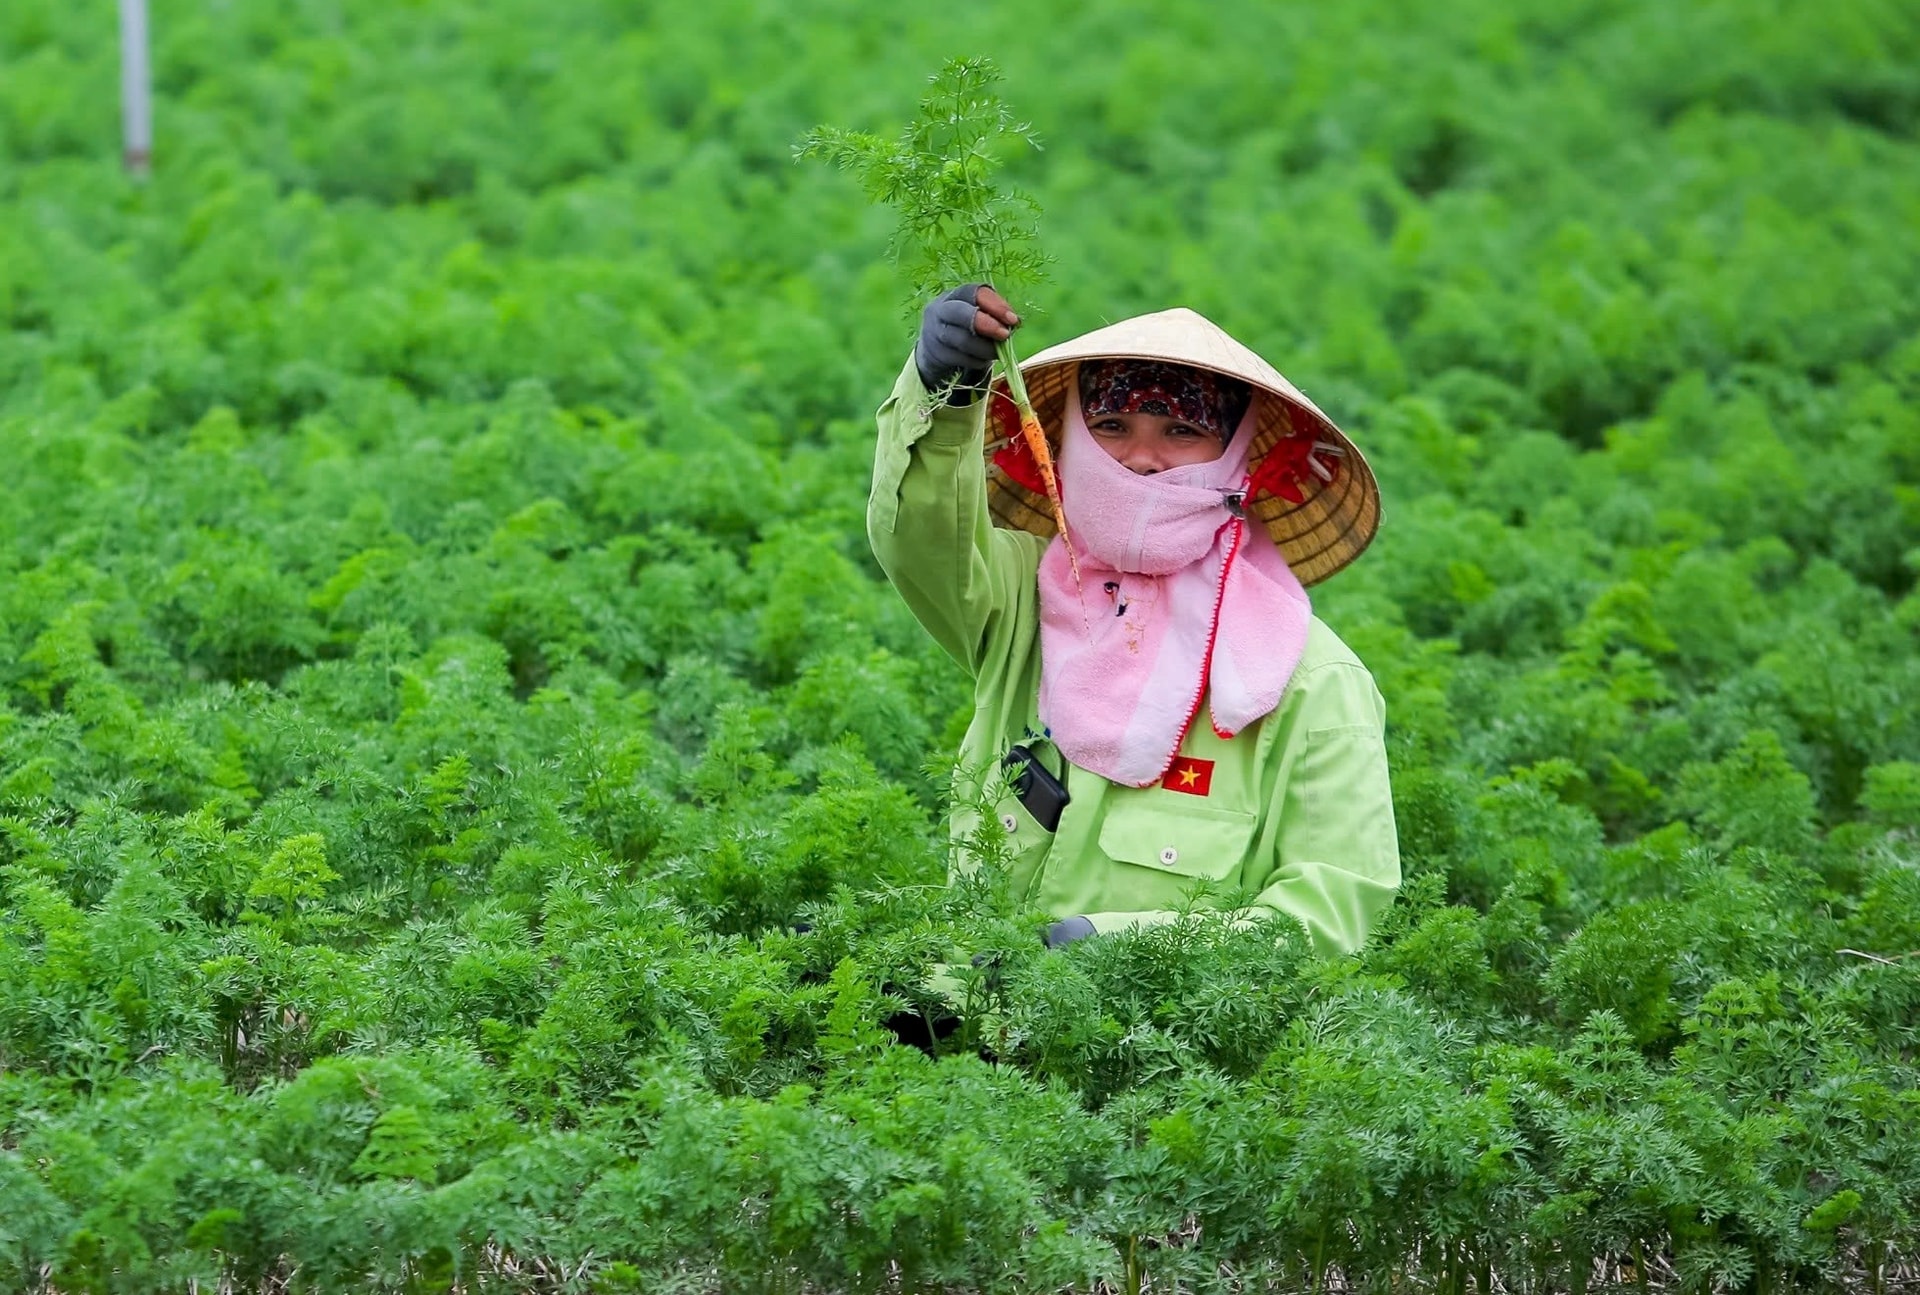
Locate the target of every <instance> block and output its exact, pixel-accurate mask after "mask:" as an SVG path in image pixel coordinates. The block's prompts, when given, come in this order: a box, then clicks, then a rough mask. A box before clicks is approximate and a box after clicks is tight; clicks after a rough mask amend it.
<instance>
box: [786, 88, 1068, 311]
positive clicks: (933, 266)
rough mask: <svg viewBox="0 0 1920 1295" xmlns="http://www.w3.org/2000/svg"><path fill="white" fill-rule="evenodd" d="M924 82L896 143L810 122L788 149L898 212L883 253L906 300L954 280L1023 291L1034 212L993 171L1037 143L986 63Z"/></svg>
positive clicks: (1038, 267) (1038, 264)
mask: <svg viewBox="0 0 1920 1295" xmlns="http://www.w3.org/2000/svg"><path fill="white" fill-rule="evenodd" d="M929 79H930V80H931V82H932V85H933V89H932V90H931V91H930V92H929V93H928V94H927V96H926V97H925V98H923V99H921V101H920V109H919V112H918V113H916V114H915V116H914V119H913V120H912V121H911V122H909V123H908V124H907V125H906V127H905V128H904V129H902V131H901V132H900V137H899V138H898V139H897V140H894V141H892V142H889V141H886V140H883V139H881V138H879V137H878V136H876V135H871V134H866V133H863V132H860V131H851V130H845V129H842V128H839V127H833V126H816V127H814V128H813V129H812V130H810V131H808V132H807V133H806V135H805V137H804V138H803V139H802V140H801V142H800V143H799V145H797V146H796V149H795V153H796V155H797V156H799V157H803V158H820V159H823V160H825V161H828V162H831V163H833V164H834V165H835V166H837V167H839V168H840V169H841V170H843V171H850V172H852V173H853V174H854V177H855V178H856V179H858V180H859V181H860V185H861V187H862V188H863V189H865V190H866V192H867V196H868V197H869V198H871V199H872V200H873V201H875V202H878V203H882V204H885V205H887V206H890V207H893V208H894V209H895V210H896V211H897V212H898V215H899V225H898V227H897V228H896V229H895V231H894V236H893V242H892V244H891V247H890V251H891V253H892V255H893V257H894V259H895V260H897V261H899V262H900V263H901V265H902V268H903V269H904V270H905V271H906V273H907V276H908V278H909V279H910V280H911V282H912V285H913V286H912V297H913V299H914V300H916V301H919V300H924V299H925V298H927V297H930V296H932V295H934V294H935V293H938V292H941V291H944V290H945V289H947V288H950V287H953V286H954V285H956V284H961V283H985V282H993V283H996V284H1003V285H1006V286H1008V287H1009V288H1015V287H1024V286H1028V285H1031V284H1032V283H1033V282H1034V281H1035V280H1036V279H1038V278H1039V277H1040V275H1041V274H1042V272H1043V271H1044V270H1045V268H1046V260H1045V258H1044V257H1042V256H1041V254H1040V252H1039V250H1038V249H1037V248H1035V247H1034V246H1033V241H1034V223H1035V221H1036V219H1037V218H1038V216H1039V210H1040V209H1039V206H1038V204H1037V203H1035V202H1034V200H1033V198H1032V196H1031V195H1029V194H1026V193H1024V192H1022V191H1020V190H1018V189H1012V190H1004V189H1000V188H997V187H996V186H995V185H994V184H993V174H994V172H995V171H996V170H998V169H1000V168H1001V167H1003V166H1004V165H1005V164H1006V159H1005V158H1004V157H1003V155H1002V150H1005V149H1007V148H1008V147H1009V146H1010V145H1011V146H1014V147H1025V148H1031V149H1036V150H1037V149H1038V148H1039V147H1040V145H1039V142H1038V141H1037V140H1036V139H1035V138H1034V135H1033V128H1032V127H1031V126H1029V125H1028V124H1027V123H1025V122H1022V121H1019V120H1017V119H1016V118H1015V117H1014V115H1013V111H1012V109H1010V108H1008V107H1007V105H1006V104H1004V103H1002V102H1001V101H1000V99H999V98H998V96H997V95H996V93H995V90H994V87H995V86H996V85H998V84H999V83H1000V81H1001V80H1002V76H1001V72H1000V69H999V68H998V67H997V66H995V64H994V63H993V62H992V60H990V59H984V58H956V59H951V60H949V61H948V62H947V64H946V65H945V66H944V67H942V68H941V69H940V70H939V71H938V72H936V73H935V74H934V75H933V76H932V77H931V78H929Z"/></svg>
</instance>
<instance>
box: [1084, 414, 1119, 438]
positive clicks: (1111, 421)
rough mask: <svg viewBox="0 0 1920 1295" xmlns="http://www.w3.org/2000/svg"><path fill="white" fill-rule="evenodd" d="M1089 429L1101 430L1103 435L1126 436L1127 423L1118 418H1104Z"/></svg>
mask: <svg viewBox="0 0 1920 1295" xmlns="http://www.w3.org/2000/svg"><path fill="white" fill-rule="evenodd" d="M1088 430H1090V431H1095V432H1099V433H1100V434H1101V435H1102V436H1125V435H1126V434H1127V428H1126V424H1124V423H1122V422H1121V421H1120V420H1119V419H1117V418H1102V419H1101V420H1100V421H1099V422H1097V423H1095V424H1094V425H1093V426H1092V427H1091V428H1089V429H1088Z"/></svg>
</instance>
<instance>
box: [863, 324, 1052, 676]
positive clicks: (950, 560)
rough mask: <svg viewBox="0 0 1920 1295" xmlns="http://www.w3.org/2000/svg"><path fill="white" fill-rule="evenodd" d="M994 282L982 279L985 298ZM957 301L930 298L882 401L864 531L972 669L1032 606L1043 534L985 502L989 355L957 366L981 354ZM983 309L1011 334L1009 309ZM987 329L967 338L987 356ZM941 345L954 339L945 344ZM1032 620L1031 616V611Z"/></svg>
mask: <svg viewBox="0 0 1920 1295" xmlns="http://www.w3.org/2000/svg"><path fill="white" fill-rule="evenodd" d="M957 291H958V290H957ZM991 292H992V289H989V288H981V289H979V294H980V300H981V302H982V303H983V307H984V305H985V304H986V303H987V301H988V299H987V294H988V293H991ZM991 301H992V303H997V305H998V307H999V309H1000V310H1002V311H1005V316H1006V318H1011V319H1012V320H1013V322H1014V323H1015V324H1017V322H1018V317H1017V316H1013V315H1012V312H1011V311H1006V310H1005V302H1004V301H1001V299H1000V298H999V296H998V295H997V294H995V295H994V296H993V297H992V298H991ZM952 306H961V307H962V308H963V309H965V310H972V309H975V307H974V306H973V305H972V303H971V302H970V301H968V302H965V303H963V302H962V301H961V300H960V299H958V298H956V297H955V296H954V295H953V294H948V295H947V296H946V297H942V298H941V299H940V300H938V301H936V302H934V303H933V304H932V305H931V306H930V307H929V308H928V316H927V320H926V321H925V324H924V326H923V328H922V331H921V341H920V344H919V345H917V346H916V347H915V352H914V359H913V360H911V361H909V362H908V364H907V365H906V367H905V368H904V369H902V370H901V373H900V378H899V380H898V381H897V382H895V383H894V387H893V394H892V395H890V396H888V397H887V399H886V402H885V403H884V404H882V405H881V406H880V411H879V431H880V439H879V445H878V447H877V449H876V451H875V454H874V463H873V493H872V495H871V496H870V497H869V499H868V501H867V538H868V540H869V541H870V542H871V543H872V545H873V552H874V556H875V557H876V558H878V559H879V561H880V567H881V569H882V570H883V571H885V572H886V573H887V578H888V579H889V580H891V581H892V582H893V587H894V588H895V589H897V590H899V592H900V596H901V598H903V599H904V600H905V601H906V604H907V606H908V608H909V609H910V610H911V611H912V612H913V614H914V617H915V618H916V619H918V620H919V622H920V624H921V625H923V626H925V627H926V630H927V632H928V633H929V634H931V635H933V638H934V641H935V642H937V643H939V644H940V646H941V647H942V648H944V649H945V650H946V652H947V653H948V655H950V656H952V657H953V659H954V660H955V661H957V662H959V663H960V665H961V666H962V667H963V668H964V669H965V670H966V671H967V672H968V673H969V674H973V675H977V674H978V673H979V672H980V666H981V662H982V661H984V660H986V659H987V657H988V655H989V654H990V653H992V652H994V651H995V650H996V644H997V643H998V641H999V639H1000V637H1002V636H1004V635H1005V634H1007V633H1009V632H1010V631H1011V627H1012V625H1013V623H1014V622H1015V621H1016V620H1019V619H1021V618H1020V617H1019V615H1018V613H1019V612H1020V611H1021V610H1022V608H1025V609H1026V610H1027V611H1028V612H1029V613H1030V612H1031V606H1032V603H1033V601H1034V599H1035V598H1036V596H1037V595H1036V592H1035V588H1034V572H1035V569H1036V568H1037V566H1038V564H1039V560H1040V552H1041V550H1042V548H1043V547H1044V541H1042V540H1041V539H1040V538H1039V537H1038V536H1034V535H1028V534H1026V533H1025V532H1016V531H1008V530H1002V529H998V528H996V527H995V526H994V525H993V519H992V517H991V516H990V515H989V514H988V512H987V484H986V468H985V464H984V461H983V459H982V450H983V446H982V438H983V437H984V435H985V426H986V402H985V401H984V400H983V399H981V398H980V394H979V391H978V387H979V385H980V384H981V383H982V382H984V380H985V376H986V365H985V364H984V363H982V364H981V365H980V367H978V368H977V369H971V370H970V369H966V368H962V367H957V366H958V365H960V364H964V363H966V362H968V361H970V360H973V359H975V358H977V357H976V356H974V354H973V353H972V352H971V351H970V350H967V349H964V346H963V344H962V343H960V340H959V336H958V333H957V331H956V330H957V329H958V328H959V327H960V323H959V322H958V321H955V320H952V319H949V318H947V316H950V315H953V314H955V313H956V312H955V311H953V310H952V309H949V307H952ZM980 313H981V314H982V315H983V316H985V317H986V318H987V319H988V320H989V322H990V323H992V324H994V325H997V327H998V329H999V332H1000V335H1002V336H1004V335H1005V334H1006V332H1007V331H1008V329H1009V327H1010V325H1009V324H1007V323H1006V322H1005V321H1004V319H1002V318H1001V317H1000V316H999V315H997V314H996V315H992V316H988V315H987V314H986V311H985V310H984V309H981V311H980ZM981 330H982V335H975V336H973V337H972V339H971V340H972V341H973V342H974V343H985V345H984V347H983V348H982V349H983V351H984V354H985V355H986V356H987V359H988V362H990V360H991V356H992V345H991V340H990V339H989V337H987V336H985V335H984V334H985V333H987V332H988V331H990V330H989V329H988V327H987V325H986V324H983V325H981ZM930 335H931V336H930ZM945 343H951V344H952V345H950V346H947V347H946V349H942V347H943V344H945ZM954 377H958V378H959V379H960V381H961V382H962V383H963V384H967V385H962V386H957V387H955V388H954V390H953V393H952V394H951V395H950V396H948V397H947V398H946V399H942V398H941V397H940V396H939V395H937V394H936V393H935V392H934V391H930V390H929V384H934V385H936V386H944V385H945V384H946V381H947V380H948V379H949V378H954ZM956 400H958V401H959V402H961V403H954V401H956ZM1026 619H1027V621H1028V623H1030V622H1031V616H1030V615H1029V616H1028V617H1027V618H1026ZM1002 647H1004V645H1002Z"/></svg>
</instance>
